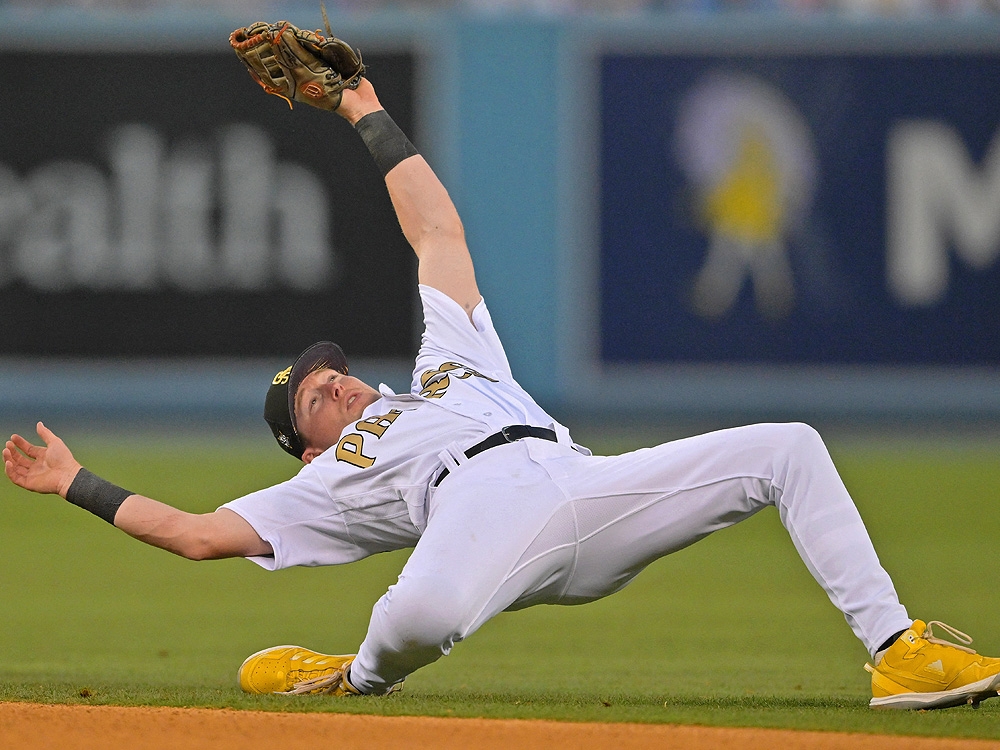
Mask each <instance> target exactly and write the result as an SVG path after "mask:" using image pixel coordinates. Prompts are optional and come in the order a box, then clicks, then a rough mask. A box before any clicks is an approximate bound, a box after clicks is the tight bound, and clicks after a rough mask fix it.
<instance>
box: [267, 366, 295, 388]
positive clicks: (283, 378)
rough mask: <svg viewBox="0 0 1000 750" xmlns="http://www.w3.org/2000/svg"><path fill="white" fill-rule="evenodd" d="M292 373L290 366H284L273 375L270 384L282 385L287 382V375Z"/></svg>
mask: <svg viewBox="0 0 1000 750" xmlns="http://www.w3.org/2000/svg"><path fill="white" fill-rule="evenodd" d="M291 374H292V368H291V367H286V368H285V369H284V370H282V371H281V372H279V373H278V374H277V375H275V376H274V380H272V381H271V385H284V384H285V383H287V382H288V376H289V375H291Z"/></svg>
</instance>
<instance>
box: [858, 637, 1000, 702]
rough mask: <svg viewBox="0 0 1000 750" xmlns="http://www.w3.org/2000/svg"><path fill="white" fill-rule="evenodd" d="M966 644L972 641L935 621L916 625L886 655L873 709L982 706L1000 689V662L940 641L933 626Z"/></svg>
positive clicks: (876, 677)
mask: <svg viewBox="0 0 1000 750" xmlns="http://www.w3.org/2000/svg"><path fill="white" fill-rule="evenodd" d="M935 625H937V626H940V628H941V629H942V630H944V631H946V632H947V633H948V634H949V635H950V636H952V637H953V638H955V639H956V640H958V641H961V642H962V643H964V644H966V646H967V645H968V644H970V643H972V638H970V637H969V636H967V635H966V634H965V633H963V632H961V631H960V630H955V628H953V627H951V626H949V625H945V624H944V623H943V622H938V621H936V620H934V621H931V622H929V623H927V624H926V625H925V624H924V623H923V622H921V621H920V620H914V622H913V625H911V626H910V629H909V630H907V631H906V632H905V633H903V635H901V636H900V637H899V638H898V639H897V640H896V642H895V643H893V644H892V646H890V647H889V649H888V650H887V651H886V652H885V654H884V655H883V657H882V659H881V661H879V663H878V664H876V665H875V666H874V667H873V666H872V665H871V664H865V669H866V670H868V671H869V672H871V675H872V699H871V702H870V703H869V705H870V706H872V707H873V708H876V707H882V708H901V709H928V708H948V707H949V706H960V705H963V704H966V703H969V704H972V705H973V706H978V705H979V703H980V702H981V701H984V700H986V699H987V698H995V697H996V696H997V694H998V690H1000V659H991V658H990V657H988V656H980V655H979V654H977V653H976V652H975V651H973V650H972V649H971V648H966V646H960V645H958V644H955V643H950V642H949V641H943V640H941V639H940V638H935V637H934V633H933V630H932V628H933V626H935Z"/></svg>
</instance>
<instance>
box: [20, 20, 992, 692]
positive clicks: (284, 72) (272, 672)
mask: <svg viewBox="0 0 1000 750" xmlns="http://www.w3.org/2000/svg"><path fill="white" fill-rule="evenodd" d="M311 34H312V32H300V31H299V30H298V29H295V27H292V26H290V25H289V24H284V25H281V24H274V25H266V24H258V25H255V26H253V27H249V28H248V29H241V30H239V31H237V32H234V35H233V44H234V48H236V49H237V52H238V53H240V55H241V58H243V59H244V60H245V61H247V63H248V66H249V67H250V68H251V71H252V73H253V75H254V77H255V78H257V79H258V81H259V82H260V83H261V85H262V86H264V88H265V90H268V91H269V92H270V93H277V94H281V95H283V96H286V97H287V98H288V99H289V100H292V101H307V102H308V103H310V104H314V105H315V106H320V107H322V108H324V109H328V110H332V111H335V112H336V113H337V114H339V115H340V116H341V117H343V118H344V119H345V120H347V122H348V123H350V125H352V126H353V127H354V128H355V130H356V131H357V133H358V134H359V136H360V137H361V138H362V140H363V141H364V143H365V144H366V145H367V147H368V149H369V150H370V151H371V154H372V156H373V158H374V161H375V164H376V165H377V167H378V168H379V169H380V170H381V171H382V174H383V175H384V177H385V184H386V187H387V189H388V192H389V196H390V198H391V200H392V204H393V207H394V208H395V211H396V214H397V216H398V219H399V224H400V227H401V229H402V231H403V233H404V235H405V236H406V238H407V240H408V241H409V243H410V245H411V246H412V248H413V251H414V252H415V253H416V255H417V258H418V280H419V285H420V288H419V291H420V298H421V301H422V304H423V312H424V321H425V331H424V334H423V338H422V340H421V344H420V347H419V351H418V353H417V355H416V363H415V367H414V370H413V381H412V385H411V388H410V391H409V392H408V393H400V394H397V393H394V392H393V391H392V390H390V389H389V388H388V387H386V386H385V385H381V386H379V387H378V388H377V389H376V388H373V387H371V386H370V385H368V384H366V383H364V382H362V381H360V380H358V379H357V378H355V377H354V376H352V375H350V372H349V369H348V363H347V360H346V358H345V356H344V354H343V352H342V351H341V350H340V348H339V347H338V346H337V345H336V344H333V343H330V342H320V343H317V344H315V345H313V346H311V347H310V348H308V349H306V350H305V351H304V352H303V353H302V354H301V355H300V356H299V357H298V358H297V359H296V360H295V361H294V362H293V363H292V364H291V366H290V367H288V368H286V369H284V370H282V371H281V372H279V373H278V374H277V375H276V376H275V377H274V379H273V382H272V383H271V385H270V387H269V389H268V391H267V395H266V399H265V419H266V420H267V421H268V423H269V425H270V427H271V429H272V431H273V433H274V435H275V438H276V439H277V441H278V443H279V444H280V445H281V447H282V448H283V449H284V450H285V451H287V452H288V453H290V454H292V455H293V456H295V457H297V458H299V459H301V460H302V462H303V463H304V466H303V467H302V469H301V471H299V473H298V474H297V475H296V476H295V477H293V478H292V479H290V480H288V481H286V482H283V483H281V484H278V485H276V486H273V487H269V488H266V489H262V490H260V491H257V492H254V493H251V494H249V495H247V496H245V497H241V498H238V499H236V500H233V501H231V502H228V503H226V504H225V505H223V506H222V507H221V508H219V509H218V510H216V511H215V512H214V513H207V514H191V513H185V512H182V511H180V510H177V509H175V508H172V507H170V506H168V505H165V504H163V503H160V502H157V501H156V500H153V499H151V498H148V497H144V496H142V495H140V494H137V493H134V492H132V491H130V490H126V489H123V488H121V487H118V486H116V485H114V484H112V483H110V482H108V481H106V480H104V479H102V478H100V477H97V476H95V475H94V474H92V473H91V472H89V471H87V469H85V468H82V467H81V466H80V464H79V463H77V462H76V460H75V459H74V458H73V455H72V453H71V452H70V450H69V449H68V448H67V446H66V445H65V443H63V441H62V440H60V439H59V438H58V437H57V436H56V435H55V434H54V433H53V432H52V431H51V430H49V429H48V428H47V427H45V426H44V425H43V424H42V423H39V424H38V426H37V431H38V435H39V437H40V438H41V441H42V443H43V444H42V445H34V444H32V443H31V442H29V441H28V440H26V439H25V438H23V437H21V436H19V435H13V436H12V437H11V439H10V440H9V441H7V443H6V446H5V448H4V450H3V457H4V470H5V472H6V474H7V476H8V477H9V478H10V480H11V481H13V482H14V483H15V484H17V485H19V486H21V487H23V488H26V489H28V490H32V491H35V492H42V493H58V494H59V495H61V496H62V497H64V498H65V499H67V500H68V501H70V502H71V503H74V504H76V505H79V506H81V507H83V508H85V509H87V510H90V511H91V512H93V513H95V514H97V515H98V516H100V517H102V518H104V519H105V520H107V521H109V522H110V523H113V524H114V525H115V526H117V527H118V528H119V529H121V530H122V531H124V532H126V533H127V534H130V535H131V536H133V537H135V538H136V539H139V540H141V541H143V542H146V543H148V544H151V545H154V546H157V547H161V548H163V549H166V550H168V551H171V552H174V553H176V554H179V555H182V556H184V557H187V558H190V559H195V560H202V559H209V558H225V557H246V558H249V559H250V560H252V561H253V562H255V563H257V564H258V565H261V566H262V567H264V568H266V569H268V570H275V569H279V568H285V567H289V566H292V565H309V566H313V565H338V564H342V563H348V562H351V561H354V560H358V559H361V558H363V557H366V556H368V555H371V554H374V553H377V552H383V551H387V550H396V549H401V548H409V547H413V548H414V549H413V552H412V554H411V556H410V557H409V559H408V561H407V562H406V564H405V565H404V567H403V569H402V571H401V573H400V575H399V578H398V580H397V582H396V583H395V584H394V585H392V586H391V587H389V590H388V591H387V592H386V593H385V595H384V596H382V598H381V599H380V600H379V601H378V602H377V604H376V605H375V607H374V609H373V612H372V616H371V621H370V624H369V628H368V632H367V635H366V637H365V639H364V641H363V642H362V643H361V645H360V647H359V648H358V650H357V653H356V654H350V655H340V656H335V655H329V654H322V653H318V652H315V651H311V650H309V649H306V648H302V647H297V646H278V647H274V648H268V649H265V650H263V651H260V652H258V653H256V654H253V655H252V656H250V657H249V658H247V660H246V661H245V662H244V663H243V665H242V666H241V667H240V669H239V684H240V686H241V687H242V689H243V690H245V691H247V692H250V693H284V694H289V693H290V694H306V693H325V694H330V695H341V696H346V695H353V694H386V693H390V692H392V691H393V690H396V689H397V688H398V687H399V686H400V685H401V683H402V682H403V679H404V678H405V677H406V676H407V675H408V674H410V673H412V672H413V671H414V670H416V669H419V668H420V667H422V666H424V665H426V664H429V663H431V662H433V661H435V660H436V659H438V658H440V657H441V656H443V655H446V654H448V653H449V652H450V651H451V649H452V647H453V646H454V645H455V644H456V643H458V642H459V641H462V640H464V639H465V638H467V637H469V636H470V635H472V634H473V633H474V632H475V631H476V630H477V629H478V628H479V627H480V626H481V625H482V624H483V623H485V622H486V621H487V620H489V619H490V618H491V617H493V616H494V615H496V614H498V613H499V612H502V611H505V610H515V609H520V608H524V607H528V606H531V605H535V604H579V603H583V602H589V601H592V600H595V599H599V598H601V597H604V596H608V595H609V594H613V593H614V592H616V591H618V590H620V589H621V588H623V587H624V586H626V585H627V584H628V583H629V582H630V581H631V580H632V579H633V578H634V577H635V576H636V575H637V574H638V573H639V572H641V571H642V570H643V568H645V567H646V566H647V565H648V564H649V563H651V562H652V561H653V560H656V559H657V558H660V557H663V556H664V555H668V554H670V553H671V552H674V551H676V550H679V549H682V548H684V547H686V546H688V545H690V544H692V543H694V542H696V541H698V540H699V539H701V538H703V537H705V536H707V535H708V534H710V533H711V532H713V531H715V530H717V529H721V528H724V527H726V526H729V525H731V524H734V523H736V522H738V521H741V520H743V519H745V518H748V517H750V516H752V515H753V514H754V513H756V512H758V511H760V510H762V509H764V508H767V507H769V506H773V507H775V508H777V511H778V514H779V516H780V518H781V522H782V524H783V525H784V526H785V528H786V529H787V530H788V533H789V535H790V537H791V540H792V543H793V544H794V545H795V548H796V549H797V550H798V552H799V554H800V556H801V557H802V560H803V562H804V563H805V564H806V566H807V568H808V569H809V571H810V572H811V573H812V575H813V576H814V577H815V579H816V581H817V582H818V583H819V584H820V585H821V586H822V587H823V589H824V591H826V593H827V595H828V596H829V598H830V600H831V601H832V602H833V604H834V606H836V607H837V608H838V609H839V610H840V611H841V612H843V614H844V616H845V618H846V619H847V622H848V624H849V626H850V627H851V629H852V630H853V631H854V633H855V634H856V635H857V637H858V638H859V639H860V640H861V641H862V643H863V644H864V645H865V647H866V648H867V649H868V651H869V653H870V654H871V656H872V663H871V664H869V665H867V669H868V671H869V672H871V678H872V692H873V698H872V700H871V705H872V706H885V707H891V708H919V709H927V708H941V707H946V706H953V705H959V704H963V703H970V702H971V703H978V702H980V701H982V700H984V699H986V698H989V697H993V696H996V695H997V694H998V693H997V691H998V687H1000V659H991V658H987V657H983V656H980V655H979V654H977V653H975V652H974V651H972V650H971V649H968V648H966V646H967V645H968V644H969V643H970V642H971V639H970V638H969V637H968V636H966V635H965V634H963V633H961V632H959V631H957V630H955V629H954V628H951V627H948V626H946V625H944V624H942V623H939V622H930V623H925V622H922V621H920V620H913V619H912V618H911V617H910V616H909V615H908V614H907V611H906V609H905V608H904V607H903V606H902V605H901V604H900V602H899V600H898V597H897V595H896V591H895V589H894V587H893V583H892V581H891V580H890V578H889V576H888V574H887V573H886V571H885V570H884V569H883V568H882V566H881V564H880V563H879V560H878V557H877V556H876V553H875V550H874V549H873V547H872V544H871V541H870V540H869V537H868V534H867V532H866V530H865V527H864V525H863V523H862V520H861V518H860V516H859V514H858V512H857V510H856V509H855V506H854V503H853V501H852V499H851V497H850V496H849V494H848V492H847V490H846V488H845V487H844V484H843V482H842V481H841V478H840V476H839V475H838V473H837V470H836V468H835V467H834V465H833V462H832V461H831V459H830V456H829V454H828V452H827V450H826V448H825V446H824V444H823V441H822V439H821V438H820V436H819V435H818V434H817V433H816V431H815V430H813V429H812V428H810V427H808V426H806V425H804V424H757V425H751V426H746V427H740V428H736V429H729V430H723V431H719V432H712V433H709V434H705V435H700V436H696V437H691V438H687V439H683V440H677V441H674V442H669V443H666V444H663V445H658V446H656V447H653V448H647V449H643V450H638V451H635V452H632V453H627V454H624V455H620V456H593V455H591V454H590V452H589V451H587V450H586V449H584V448H582V447H581V446H579V445H576V444H575V443H574V442H573V440H572V438H571V437H570V433H569V431H568V430H567V429H566V427H564V426H563V425H561V424H560V423H559V422H557V421H556V420H555V419H553V418H552V417H551V416H550V415H549V414H547V413H546V412H545V411H544V410H543V409H541V408H540V407H539V406H538V404H536V403H535V401H534V400H533V399H532V398H531V396H530V395H528V394H527V393H526V392H525V391H524V390H523V389H522V388H521V387H520V386H519V385H518V384H517V382H516V381H515V380H514V378H513V376H512V374H511V371H510V367H509V365H508V362H507V358H506V355H505V354H504V350H503V347H502V346H501V343H500V340H499V338H498V337H497V333H496V331H495V330H494V327H493V323H492V322H491V320H490V314H489V311H488V309H487V307H486V303H485V301H484V300H483V299H482V297H481V295H480V293H479V289H478V287H477V286H476V278H475V273H474V270H473V264H472V260H471V257H470V254H469V250H468V248H467V247H466V242H465V237H464V233H463V228H462V223H461V221H460V219H459V216H458V214H457V212H456V210H455V207H454V205H453V204H452V202H451V200H450V198H449V196H448V193H447V192H446V190H445V188H444V187H443V186H442V184H441V183H440V181H439V180H438V179H437V177H436V176H435V175H434V173H433V172H432V171H431V168H430V167H429V166H428V164H427V162H426V161H425V160H424V158H423V157H422V156H420V155H419V154H418V153H417V150H416V149H415V148H414V146H413V145H412V144H411V142H410V141H409V140H408V139H407V137H406V136H405V135H404V134H403V133H402V132H401V131H400V130H399V128H397V127H396V125H395V124H394V123H393V121H392V119H391V118H390V116H389V115H388V114H387V113H386V112H385V110H384V109H383V108H382V106H381V105H380V104H379V100H378V98H377V96H376V93H375V90H374V88H373V87H372V85H371V83H369V81H368V80H366V79H365V78H364V77H363V76H362V74H363V72H364V67H363V65H361V63H360V58H357V59H355V57H354V53H353V51H351V55H348V54H347V52H344V51H343V50H342V49H339V48H338V50H337V51H336V53H334V52H333V51H331V50H330V49H326V48H320V49H318V50H313V51H309V49H310V48H309V44H312V45H313V46H316V47H317V48H319V47H321V45H332V44H333V43H334V42H337V43H338V44H341V45H342V44H343V43H340V42H339V41H338V40H333V39H325V38H323V37H322V36H319V35H313V36H315V37H316V39H310V38H309V37H308V36H307V35H311ZM331 36H332V35H331ZM286 37H289V38H287V39H286ZM317 40H318V41H317ZM293 42H294V44H293ZM241 45H242V49H241V47H240V46H241ZM343 46H344V47H346V49H347V50H350V48H349V47H347V46H346V45H343ZM303 49H305V50H307V52H302V50H303ZM289 50H291V51H289ZM300 54H304V55H305V59H306V61H307V62H308V64H307V65H305V66H304V67H305V68H306V69H307V71H306V72H305V73H302V71H301V70H299V69H296V67H295V66H294V65H293V64H292V63H290V62H289V60H291V59H292V57H295V56H297V55H300ZM345 59H347V61H348V62H347V63H346V64H345V62H344V60H345ZM261 60H263V63H261ZM275 60H278V61H280V62H281V65H280V66H279V65H277V64H276V63H275ZM300 67H302V66H300ZM279 68H280V70H279ZM317 71H318V72H317ZM317 81H318V83H317ZM331 81H334V83H333V84H331ZM313 84H315V87H313ZM324 87H325V88H324ZM307 88H310V89H311V90H312V93H310V92H309V91H306V92H305V93H303V90H305V89H307ZM334 89H335V90H334ZM324 91H325V92H326V93H323V92H324ZM317 92H319V93H317ZM320 94H322V95H320ZM332 304H336V303H335V301H334V302H332ZM934 628H938V630H939V632H940V631H944V632H945V633H947V634H948V635H950V636H951V638H953V639H957V640H958V641H960V642H961V645H956V644H953V643H950V642H948V641H946V640H941V639H940V638H938V637H937V636H936V635H935V632H934Z"/></svg>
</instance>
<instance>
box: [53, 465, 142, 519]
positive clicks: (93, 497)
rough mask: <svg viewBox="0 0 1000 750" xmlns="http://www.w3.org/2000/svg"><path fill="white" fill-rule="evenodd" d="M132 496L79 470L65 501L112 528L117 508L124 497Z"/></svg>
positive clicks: (123, 500) (84, 470)
mask: <svg viewBox="0 0 1000 750" xmlns="http://www.w3.org/2000/svg"><path fill="white" fill-rule="evenodd" d="M134 494H135V493H134V492H129V491H128V490H125V489H122V488H121V487H119V486H118V485H115V484H111V482H109V481H107V480H105V479H101V478H100V477H99V476H97V475H96V474H92V473H91V472H89V471H87V470H86V469H83V468H81V469H80V471H79V472H78V473H77V475H76V478H74V479H73V484H71V485H70V486H69V490H68V491H67V492H66V499H67V500H68V501H69V502H71V503H73V505H78V506H80V507H81V508H83V509H84V510H89V511H90V512H91V513H93V514H94V515H95V516H98V517H100V518H103V519H104V520H105V521H107V522H108V523H110V524H111V525H112V526H113V525H114V523H115V514H116V513H117V512H118V508H119V507H121V504H122V503H123V502H125V498H126V497H128V496H129V495H134Z"/></svg>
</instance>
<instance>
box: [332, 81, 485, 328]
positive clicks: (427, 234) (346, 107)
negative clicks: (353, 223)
mask: <svg viewBox="0 0 1000 750" xmlns="http://www.w3.org/2000/svg"><path fill="white" fill-rule="evenodd" d="M337 114H339V115H340V116H341V117H343V118H344V119H346V120H347V121H348V122H349V123H351V125H353V126H354V127H355V129H357V130H358V132H359V133H360V134H361V135H362V138H364V140H365V143H366V145H368V148H369V150H371V151H372V154H373V156H374V157H375V160H376V163H377V164H378V165H379V167H380V168H382V169H383V170H387V171H384V175H385V184H386V187H387V188H388V190H389V197H390V199H391V200H392V205H393V208H394V209H395V210H396V217H397V218H398V219H399V225H400V227H401V228H402V230H403V234H404V235H405V237H406V239H407V241H408V242H409V243H410V246H411V247H412V248H413V251H414V252H415V253H416V255H417V262H418V266H417V278H418V279H419V280H420V283H421V284H426V285H427V286H431V287H434V288H435V289H437V290H439V291H441V292H444V293H445V294H447V295H448V296H449V297H451V298H452V299H453V300H455V301H456V302H458V304H460V305H461V306H462V307H463V308H464V309H465V311H466V312H467V313H468V314H469V315H470V317H471V315H472V310H473V309H474V308H475V307H476V305H478V304H479V301H480V300H481V299H482V297H481V296H480V294H479V287H478V286H477V285H476V275H475V271H474V269H473V265H472V257H471V256H470V254H469V248H468V246H467V245H466V242H465V229H464V228H463V226H462V221H461V219H460V218H459V216H458V211H457V210H456V209H455V204H454V203H452V200H451V197H450V196H449V195H448V191H447V190H446V189H445V187H444V185H442V184H441V181H440V180H439V179H438V177H437V175H435V174H434V172H433V170H432V169H431V168H430V165H429V164H428V163H427V161H426V160H425V159H424V158H423V157H422V156H420V155H419V154H417V153H415V149H413V148H412V146H411V145H410V144H409V141H407V140H406V137H405V136H404V135H403V134H402V132H400V131H399V129H398V128H396V127H395V125H394V124H393V123H392V121H391V120H389V118H388V115H386V114H385V110H384V109H383V107H382V105H381V104H380V103H379V100H378V97H377V96H376V95H375V89H374V88H373V87H372V85H371V83H370V82H369V81H368V80H366V79H361V83H360V84H359V86H358V88H357V90H356V91H352V90H350V89H346V90H344V92H343V99H342V100H341V103H340V107H339V108H338V109H337ZM366 118H367V119H366ZM400 159H401V160H400Z"/></svg>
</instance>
